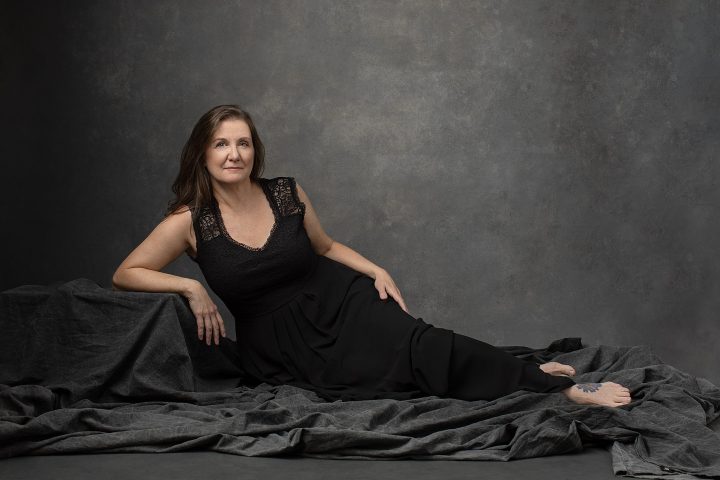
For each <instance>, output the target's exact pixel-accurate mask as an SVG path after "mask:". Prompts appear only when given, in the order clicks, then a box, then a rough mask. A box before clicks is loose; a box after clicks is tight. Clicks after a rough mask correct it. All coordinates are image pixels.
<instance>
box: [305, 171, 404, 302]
mask: <svg viewBox="0 0 720 480" xmlns="http://www.w3.org/2000/svg"><path fill="white" fill-rule="evenodd" d="M295 186H296V187H297V192H298V197H299V198H300V201H301V202H303V203H304V204H305V219H304V221H303V226H304V227H305V231H306V232H307V234H308V237H309V238H310V243H311V244H312V246H313V250H315V252H316V253H317V254H318V255H324V256H326V257H328V258H330V259H332V260H335V261H337V262H340V263H342V264H344V265H347V266H348V267H350V268H352V269H353V270H356V271H358V272H360V273H363V274H365V275H367V276H368V277H370V278H372V279H373V280H375V288H377V290H378V292H380V298H382V299H383V300H384V299H386V298H387V297H388V295H390V296H391V297H393V298H394V299H395V300H396V301H397V302H398V304H399V305H400V307H402V309H403V310H405V311H406V312H407V307H406V306H405V301H404V300H403V298H402V295H401V294H400V290H399V289H398V288H397V286H396V285H395V282H394V281H393V279H392V277H390V274H389V273H388V272H387V271H386V270H385V269H384V268H381V267H379V266H378V265H375V264H374V263H373V262H371V261H370V260H368V259H367V258H365V257H363V256H362V255H360V254H359V253H358V252H356V251H355V250H353V249H352V248H350V247H348V246H346V245H343V244H342V243H340V242H336V241H335V240H333V239H332V238H330V236H329V235H328V234H327V233H325V231H324V230H323V228H322V226H321V225H320V220H319V219H318V216H317V214H316V213H315V209H314V208H313V206H312V203H310V199H309V198H308V196H307V194H306V193H305V191H304V190H303V189H302V187H301V186H300V184H299V183H297V181H295Z"/></svg>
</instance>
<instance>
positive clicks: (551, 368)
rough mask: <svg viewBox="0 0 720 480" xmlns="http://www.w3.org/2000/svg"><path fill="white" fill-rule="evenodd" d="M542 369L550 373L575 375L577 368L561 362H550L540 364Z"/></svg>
mask: <svg viewBox="0 0 720 480" xmlns="http://www.w3.org/2000/svg"><path fill="white" fill-rule="evenodd" d="M540 370H542V371H543V372H545V373H549V374H550V375H555V376H563V377H569V376H572V375H575V369H574V368H573V367H571V366H570V365H565V364H564V363H559V362H548V363H543V364H542V365H540Z"/></svg>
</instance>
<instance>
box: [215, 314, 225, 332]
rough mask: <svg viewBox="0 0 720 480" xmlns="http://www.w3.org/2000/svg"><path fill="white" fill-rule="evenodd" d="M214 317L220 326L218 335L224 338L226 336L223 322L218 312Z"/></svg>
mask: <svg viewBox="0 0 720 480" xmlns="http://www.w3.org/2000/svg"><path fill="white" fill-rule="evenodd" d="M216 315H217V318H218V323H219V324H220V335H222V336H223V337H226V336H227V334H226V333H225V322H224V321H223V319H222V316H221V315H220V312H217V314H216Z"/></svg>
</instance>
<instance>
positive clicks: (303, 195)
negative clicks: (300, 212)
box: [295, 180, 308, 203]
mask: <svg viewBox="0 0 720 480" xmlns="http://www.w3.org/2000/svg"><path fill="white" fill-rule="evenodd" d="M295 189H296V190H297V193H298V197H300V201H301V202H303V203H306V200H307V199H308V196H307V193H305V190H303V188H302V187H301V186H300V183H299V182H298V181H297V180H295Z"/></svg>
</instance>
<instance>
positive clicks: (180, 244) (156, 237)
mask: <svg viewBox="0 0 720 480" xmlns="http://www.w3.org/2000/svg"><path fill="white" fill-rule="evenodd" d="M191 238H192V217H191V214H190V210H185V211H183V212H182V213H178V214H175V215H169V216H168V217H166V218H165V219H163V221H162V222H160V224H159V225H158V226H157V227H155V229H154V230H153V231H152V232H151V233H150V235H148V237H147V238H146V239H145V240H143V242H142V243H141V244H140V245H138V246H137V247H136V248H135V250H133V251H132V252H130V255H128V257H127V258H126V259H125V260H124V261H123V262H122V263H121V264H120V266H119V267H118V268H117V270H115V273H114V274H113V277H112V284H113V288H114V289H116V290H131V291H141V292H173V293H179V294H181V295H183V296H184V297H186V298H187V299H188V301H189V303H190V308H191V309H192V311H193V314H194V315H195V319H196V321H197V326H198V338H199V339H200V340H202V339H203V336H205V340H206V343H207V344H208V345H210V343H211V337H214V340H215V344H216V345H217V344H219V343H220V335H222V336H223V337H225V336H226V334H225V324H224V322H223V319H222V317H221V315H220V312H219V311H218V308H217V305H215V303H214V302H213V300H212V299H211V298H210V295H208V293H207V290H205V287H203V285H202V283H200V282H198V281H197V280H195V279H192V278H185V277H180V276H177V275H171V274H169V273H164V272H161V271H160V270H162V269H163V268H165V266H166V265H168V264H169V263H170V262H172V261H173V260H175V259H176V258H178V257H179V256H180V255H182V254H183V252H184V251H185V250H187V249H188V248H189V247H190V246H191V245H190V241H191Z"/></svg>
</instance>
